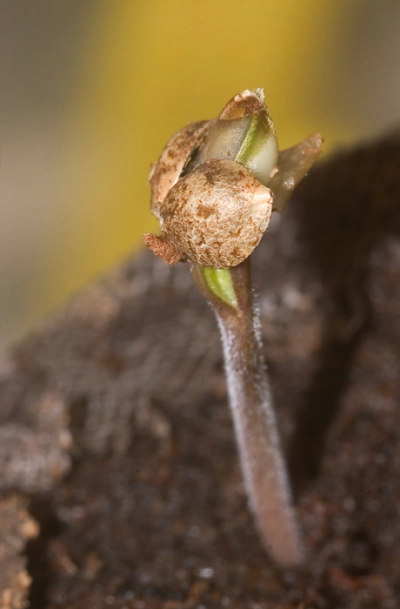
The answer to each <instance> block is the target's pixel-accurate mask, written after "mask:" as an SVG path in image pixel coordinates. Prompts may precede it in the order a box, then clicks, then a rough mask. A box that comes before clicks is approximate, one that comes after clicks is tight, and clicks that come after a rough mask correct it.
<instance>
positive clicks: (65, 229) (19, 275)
mask: <svg viewBox="0 0 400 609" xmlns="http://www.w3.org/2000/svg"><path fill="white" fill-rule="evenodd" d="M399 41H400V3H399V2H398V0H381V1H380V2H377V1H376V0H334V1H333V0H332V1H328V0H326V1H321V0H302V1H301V2H300V1H299V0H247V1H243V0H201V1H200V0H197V1H196V0H192V1H191V2H184V1H182V0H170V1H169V2H163V1H162V0H58V1H57V2H54V0H35V2H31V0H17V1H15V0H0V57H1V62H0V87H1V89H0V90H1V95H0V265H1V266H0V269H1V270H0V348H2V347H4V346H6V345H8V344H9V343H10V342H12V341H14V340H16V339H17V338H18V337H20V336H21V335H23V334H24V333H25V332H26V331H27V330H29V329H30V328H31V327H33V326H34V325H35V324H37V323H38V322H39V320H40V319H41V318H42V317H43V316H44V315H45V314H46V313H47V312H48V311H49V310H51V309H52V308H53V307H54V306H55V305H56V304H58V303H59V302H60V301H62V300H63V299H64V298H65V297H66V296H67V295H68V294H69V293H71V292H72V291H73V290H76V289H77V288H78V287H79V286H81V285H83V284H85V283H86V282H87V281H88V280H90V279H91V278H93V277H95V276H97V275H98V274H99V273H101V272H103V271H104V270H106V269H107V268H109V267H111V266H112V265H113V264H114V263H115V262H116V261H117V260H119V259H122V258H123V257H125V256H126V255H127V254H128V253H129V252H130V251H132V250H133V249H135V248H137V247H138V246H139V245H140V238H141V234H142V233H143V232H145V231H151V230H157V227H156V222H155V220H154V219H153V218H152V217H151V215H150V213H149V211H148V202H149V190H148V186H147V175H148V171H149V167H150V164H151V162H152V161H153V160H155V159H156V158H157V157H158V155H159V153H160V151H161V148H162V147H163V146H164V144H165V142H166V141H167V139H168V138H169V137H170V136H171V135H172V133H173V132H174V131H176V130H177V129H179V128H180V127H181V126H183V125H184V124H186V123H188V122H190V121H194V120H200V119H203V118H210V117H213V116H215V115H216V114H217V113H218V112H219V110H220V109H221V107H222V106H223V105H224V103H225V102H226V101H227V100H228V99H229V98H230V97H231V96H232V95H233V94H235V93H237V92H239V91H241V90H242V89H245V88H254V87H264V89H265V94H266V101H267V104H268V106H269V108H270V112H271V116H272V117H273V119H274V121H275V126H276V129H277V133H278V138H279V141H280V144H281V146H282V147H287V146H289V145H292V144H294V143H296V142H297V141H298V140H300V139H302V138H304V137H305V136H307V135H309V134H310V133H312V132H314V131H316V130H319V131H321V132H322V133H323V135H324V136H325V147H324V151H325V153H326V152H329V151H331V150H332V149H335V148H337V147H338V146H340V145H342V144H345V143H349V142H352V141H354V140H356V139H359V138H362V137H363V138H365V137H369V136H372V135H374V134H376V133H379V132H381V131H382V130H383V129H385V128H388V127H390V126H391V125H393V124H395V123H396V122H399V119H400V106H399V102H398V100H399V96H400V95H399V94H400V90H399V89H400V78H399V59H398V57H399V51H400V42H399Z"/></svg>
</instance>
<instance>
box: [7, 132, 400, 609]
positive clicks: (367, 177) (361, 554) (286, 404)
mask: <svg viewBox="0 0 400 609" xmlns="http://www.w3.org/2000/svg"><path fill="white" fill-rule="evenodd" d="M399 201H400V137H399V136H398V135H391V136H390V137H386V138H384V139H382V140H380V141H378V142H375V143H372V144H369V145H365V146H361V147H360V148H358V149H353V150H350V151H344V152H342V153H341V154H340V155H338V156H336V157H333V158H331V159H328V160H327V161H325V162H322V163H321V164H320V165H319V167H317V168H316V169H315V170H314V171H312V172H310V175H309V176H308V177H307V178H306V179H305V180H304V183H303V184H302V185H301V187H300V188H299V189H298V191H297V193H296V194H295V197H294V198H293V199H292V202H291V203H290V205H289V209H288V211H287V213H285V215H284V217H283V218H282V220H280V218H275V219H274V221H273V222H272V226H271V228H270V229H269V231H268V233H267V235H266V236H265V237H264V239H263V240H262V242H261V244H260V246H259V247H258V248H257V250H256V252H255V254H254V284H255V287H256V290H257V292H258V294H259V296H258V306H259V309H260V313H261V324H262V333H263V339H264V354H265V359H266V362H267V365H268V369H269V376H270V380H271V384H272V388H273V392H274V397H275V405H276V410H277V416H278V422H279V427H280V432H281V436H282V442H283V445H284V448H285V453H286V455H287V459H288V462H289V468H290V472H291V478H292V480H293V487H294V490H295V496H296V505H297V510H298V514H299V520H300V522H301V527H302V530H303V532H304V537H305V540H306V545H307V560H306V562H305V564H304V567H302V568H301V569H299V570H285V571H282V570H280V569H278V568H277V567H276V566H274V564H273V563H272V562H271V560H270V558H269V557H268V555H267V553H266V552H265V550H264V548H263V547H262V544H261V540H260V537H259V535H258V532H257V530H256V528H255V526H254V522H253V519H252V516H251V514H250V512H249V509H248V506H247V502H246V496H245V494H244V489H243V485H242V479H241V473H240V470H239V464H238V458H237V451H236V446H235V439H234V435H233V427H232V422H231V417H230V412H229V409H228V405H227V395H226V386H225V379H224V372H223V365H222V353H221V348H220V344H219V336H218V331H217V325H216V322H215V320H214V317H213V313H212V311H211V309H210V308H209V307H208V306H207V305H206V304H205V302H203V300H202V297H201V296H200V294H198V292H197V291H196V288H195V286H194V284H193V282H192V280H191V277H190V272H189V267H188V265H186V264H179V265H178V266H176V267H173V268H169V267H167V266H166V265H164V264H163V263H162V262H161V261H159V260H157V259H156V258H155V257H154V256H153V255H152V254H151V253H150V252H143V253H141V254H140V255H138V256H137V257H134V258H132V259H131V260H128V261H127V262H126V263H125V264H123V265H122V266H121V267H119V268H117V269H116V270H115V271H114V272H113V273H112V274H111V275H109V276H108V277H106V278H105V279H104V280H103V281H101V282H99V283H97V284H95V285H92V286H89V287H88V288H87V289H86V290H84V291H83V292H82V293H81V294H78V295H77V296H76V297H75V298H74V299H73V300H72V301H71V302H70V303H69V304H68V305H67V306H66V308H65V309H64V310H63V311H61V312H60V313H58V314H57V315H56V316H55V317H53V318H52V319H51V320H50V321H49V322H48V323H47V324H46V325H45V326H44V327H43V328H41V329H40V330H39V331H38V332H37V333H36V334H35V335H33V336H30V337H28V338H27V339H26V340H25V341H24V342H22V343H21V344H20V345H18V346H16V347H15V348H14V349H13V351H12V353H11V354H10V355H9V356H7V357H6V358H4V359H3V360H2V361H1V363H0V492H1V498H0V573H1V575H0V586H2V589H1V590H0V608H1V609H6V608H7V609H9V608H12V607H14V608H19V607H23V606H24V602H25V601H24V599H25V600H26V602H27V603H28V605H27V606H29V607H31V609H50V608H51V609H56V608H57V609H67V608H68V609H83V608H86V607H87V608H90V609H97V608H103V607H104V608H110V609H113V608H115V609H117V608H118V609H124V608H126V609H153V608H154V609H158V608H160V609H180V608H182V609H205V608H206V609H214V608H225V607H226V608H229V609H319V608H320V609H339V608H340V609H358V608H362V609H369V608H370V609H376V608H382V609H392V608H393V609H395V608H397V607H398V605H399V603H398V599H399V598H400V408H399V402H400V375H399V361H400V205H399ZM13 506H14V507H13ZM26 506H28V508H29V513H30V516H29V517H28V514H27V513H26V511H25V507H26ZM35 522H36V523H37V524H35ZM39 529H40V532H39V534H38V535H37V533H38V531H39ZM35 535H36V537H35ZM28 538H31V540H30V541H29V542H28V543H27V544H26V540H27V539H28ZM24 565H25V566H24ZM29 581H31V586H30V588H29Z"/></svg>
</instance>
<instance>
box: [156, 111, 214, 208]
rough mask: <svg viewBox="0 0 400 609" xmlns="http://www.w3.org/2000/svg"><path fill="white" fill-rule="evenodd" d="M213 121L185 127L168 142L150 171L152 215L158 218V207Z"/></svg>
mask: <svg viewBox="0 0 400 609" xmlns="http://www.w3.org/2000/svg"><path fill="white" fill-rule="evenodd" d="M211 123H213V121H199V122H197V123H191V124H190V125H186V127H183V129H181V130H180V131H178V132H177V133H175V135H174V136H173V137H172V138H171V139H170V140H169V142H168V143H167V145H166V146H165V148H164V150H163V151H162V153H161V156H160V158H159V160H158V161H157V163H155V164H154V165H153V166H152V168H151V171H150V176H149V182H150V185H151V203H150V208H151V211H152V213H153V214H154V215H155V216H156V217H157V218H159V217H160V205H161V203H162V202H163V201H164V199H165V197H166V196H167V193H168V191H169V190H170V189H171V188H172V186H173V185H174V184H176V182H177V181H178V179H179V176H180V175H181V173H182V169H183V168H184V166H185V163H186V161H187V159H188V157H189V155H190V153H191V152H192V150H193V149H194V148H196V147H197V146H198V145H199V144H200V142H201V141H202V139H203V137H204V135H205V133H206V131H207V129H208V127H209V126H210V125H211Z"/></svg>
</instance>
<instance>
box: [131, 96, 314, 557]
mask: <svg viewBox="0 0 400 609" xmlns="http://www.w3.org/2000/svg"><path fill="white" fill-rule="evenodd" d="M321 146H322V137H321V135H320V134H319V133H316V134H314V135H312V136H310V137H309V138H307V139H306V140H304V141H303V142H301V143H300V144H298V145H297V146H294V147H293V148H289V149H288V150H284V151H282V152H279V151H278V144H277V139H276V135H275V130H274V125H273V122H272V120H271V118H270V116H269V113H268V109H267V107H266V105H265V103H264V94H263V91H262V90H261V89H257V90H255V91H247V90H246V91H243V92H242V93H241V94H239V95H236V96H235V97H234V98H232V99H231V100H230V101H229V102H228V103H227V105H226V106H225V108H224V109H223V110H222V112H221V114H220V115H219V117H218V118H217V119H215V120H211V121H203V122H199V123H194V124H191V125H188V126H186V127H184V128H183V129H182V130H181V131H179V132H178V133H177V134H176V135H175V136H174V137H173V138H172V139H171V140H170V141H169V142H168V144H167V146H166V147H165V149H164V150H163V152H162V154H161V157H160V159H159V161H158V162H157V163H156V164H155V165H154V167H153V169H152V172H151V174H150V184H151V187H152V199H151V210H152V212H153V214H154V215H155V216H156V217H157V218H158V219H159V222H160V226H161V230H162V232H161V235H160V236H155V235H151V234H146V235H144V237H143V240H144V243H145V244H146V245H147V246H148V247H149V248H150V249H151V250H152V251H153V252H154V253H155V254H157V255H158V256H160V257H161V258H162V259H163V260H164V261H165V262H166V263H168V264H175V263H177V262H179V261H185V260H187V261H189V263H190V265H191V271H192V276H193V278H194V281H195V282H196V284H197V286H198V287H199V289H200V291H201V292H202V294H203V295H204V296H205V298H206V300H207V301H208V302H209V303H210V305H211V306H212V308H213V309H214V312H215V314H216V317H217V320H218V325H219V328H220V332H221V337H222V345H223V352H224V360H225V370H226V376H227V384H228V394H229V402H230V407H231V411H232V416H233V420H234V426H235V433H236V439H237V444H238V448H239V455H240V461H241V466H242V471H243V477H244V481H245V486H246V489H247V494H248V498H249V502H250V505H251V508H252V510H253V513H254V515H255V518H256V521H257V523H258V527H259V530H260V532H261V534H262V537H263V540H264V543H265V546H266V548H267V549H268V550H269V552H270V554H271V556H272V557H273V558H274V560H275V561H276V562H277V563H279V564H280V565H282V566H294V565H298V564H300V563H301V561H302V559H303V546H302V541H301V535H300V531H299V527H298V525H297V522H296V516H295V513H294V509H293V506H292V499H291V493H290V489H289V483H288V476H287V472H286V467H285V463H284V460H283V456H282V451H281V447H280V442H279V437H278V431H277V425H276V421H275V414H274V410H273V405H272V399H271V392H270V388H269V383H268V378H267V375H266V370H265V365H264V361H263V356H262V345H261V332H260V323H259V315H258V311H257V310H256V308H255V306H254V301H253V290H252V285H251V253H252V252H253V250H254V248H255V247H256V246H257V244H258V243H259V241H260V239H261V237H262V236H263V234H264V232H265V231H266V229H267V226H268V224H269V221H270V217H271V213H272V212H273V211H278V212H279V213H282V211H283V210H284V208H285V206H286V204H287V201H288V199H289V197H290V195H291V193H292V191H293V189H294V188H295V186H296V185H297V184H298V183H299V182H300V180H301V179H302V178H303V177H304V176H305V174H306V173H307V171H308V170H309V169H310V167H311V166H312V165H313V163H314V161H315V160H316V158H317V157H318V155H319V153H320V151H321Z"/></svg>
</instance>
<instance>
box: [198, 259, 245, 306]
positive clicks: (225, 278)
mask: <svg viewBox="0 0 400 609" xmlns="http://www.w3.org/2000/svg"><path fill="white" fill-rule="evenodd" d="M202 273H203V277H204V280H205V283H206V285H207V287H208V288H209V290H210V291H211V292H212V294H213V295H214V296H216V297H217V298H218V299H219V300H222V302H225V303H226V304H228V305H229V306H231V307H233V308H236V307H237V304H238V302H237V298H236V294H235V290H234V289H233V282H232V275H231V271H230V269H214V268H212V267H210V266H204V267H203V268H202Z"/></svg>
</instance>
